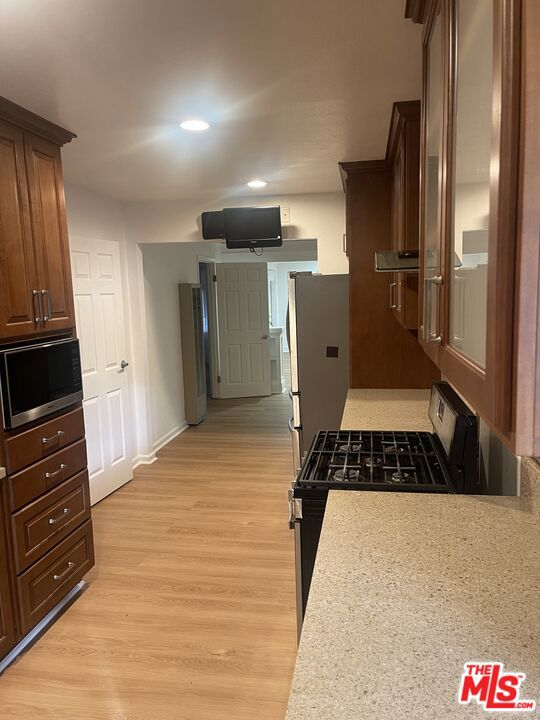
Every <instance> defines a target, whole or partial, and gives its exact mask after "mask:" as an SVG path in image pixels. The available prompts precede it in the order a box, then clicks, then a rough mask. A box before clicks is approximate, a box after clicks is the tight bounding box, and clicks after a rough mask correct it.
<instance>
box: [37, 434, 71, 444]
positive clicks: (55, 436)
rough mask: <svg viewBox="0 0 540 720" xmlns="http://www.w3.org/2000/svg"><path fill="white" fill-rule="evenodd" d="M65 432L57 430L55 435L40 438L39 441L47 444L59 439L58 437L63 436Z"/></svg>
mask: <svg viewBox="0 0 540 720" xmlns="http://www.w3.org/2000/svg"><path fill="white" fill-rule="evenodd" d="M65 434H66V433H65V432H64V431H63V430H59V431H58V432H57V433H56V435H52V436H51V437H48V438H42V440H41V442H42V443H43V444H44V445H48V444H49V443H51V442H54V441H55V440H60V438H63V437H64V435H65Z"/></svg>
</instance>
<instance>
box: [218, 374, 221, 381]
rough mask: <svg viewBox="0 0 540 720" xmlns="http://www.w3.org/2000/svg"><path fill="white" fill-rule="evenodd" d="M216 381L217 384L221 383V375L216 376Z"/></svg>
mask: <svg viewBox="0 0 540 720" xmlns="http://www.w3.org/2000/svg"><path fill="white" fill-rule="evenodd" d="M217 381H218V383H220V382H221V375H218V376H217Z"/></svg>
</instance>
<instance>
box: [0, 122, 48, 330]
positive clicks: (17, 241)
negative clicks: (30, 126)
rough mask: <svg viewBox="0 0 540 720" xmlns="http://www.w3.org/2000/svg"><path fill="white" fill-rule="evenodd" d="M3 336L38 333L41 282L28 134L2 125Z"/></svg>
mask: <svg viewBox="0 0 540 720" xmlns="http://www.w3.org/2000/svg"><path fill="white" fill-rule="evenodd" d="M0 275H1V277H2V282H0V336H1V337H9V336H18V335H20V336H24V335H27V334H29V333H35V332H36V330H37V329H38V321H37V320H36V318H37V317H38V315H39V310H38V303H39V301H40V298H38V296H37V294H38V287H39V284H38V281H37V276H36V267H35V258H34V246H33V242H32V231H31V227H30V214H29V206H28V192H27V185H26V167H25V158H24V133H23V131H22V130H20V129H19V128H16V127H15V126H13V125H10V124H9V123H4V122H1V121H0Z"/></svg>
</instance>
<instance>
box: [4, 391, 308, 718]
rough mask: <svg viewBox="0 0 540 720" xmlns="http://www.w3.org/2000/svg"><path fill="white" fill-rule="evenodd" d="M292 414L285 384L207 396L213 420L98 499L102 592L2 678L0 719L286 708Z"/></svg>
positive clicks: (291, 624) (210, 714) (97, 587)
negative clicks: (280, 390) (259, 394)
mask: <svg viewBox="0 0 540 720" xmlns="http://www.w3.org/2000/svg"><path fill="white" fill-rule="evenodd" d="M289 414H290V403H289V400H288V397H287V394H286V393H284V394H281V395H273V396H271V397H269V398H248V399H245V400H217V401H216V400H214V401H211V402H210V407H209V415H208V418H207V419H206V421H205V422H203V423H202V424H201V425H200V426H198V427H195V428H188V429H187V430H186V431H185V432H184V433H182V434H181V435H180V436H179V437H178V438H176V439H175V440H174V441H173V442H171V443H170V444H169V445H167V446H166V447H165V448H163V450H161V451H160V453H159V459H158V461H157V462H156V463H154V464H153V465H150V466H142V467H139V468H138V469H137V470H136V471H135V478H134V480H133V482H131V483H129V484H128V485H126V486H125V487H124V488H122V489H121V490H119V491H118V492H116V493H115V494H114V495H112V496H110V497H109V498H107V499H105V500H104V501H102V502H101V503H100V504H99V505H97V506H96V507H95V508H94V528H95V538H96V562H97V565H96V568H95V569H94V570H93V571H92V572H91V573H90V575H89V577H88V580H89V582H90V586H89V588H88V590H87V591H86V592H85V593H84V594H83V596H82V597H81V598H80V599H79V600H78V601H77V602H76V603H75V604H74V605H73V606H72V607H71V608H70V609H69V611H68V612H67V613H66V614H65V615H64V616H63V617H62V618H60V620H59V621H58V622H57V623H56V625H55V626H54V627H53V628H51V629H50V630H49V631H48V633H47V634H46V635H45V636H44V637H43V638H42V639H41V641H40V642H39V643H38V644H37V645H36V646H34V647H33V648H32V649H30V651H29V652H27V654H26V655H25V656H23V657H22V658H21V659H20V660H19V661H18V662H17V663H16V664H15V665H14V666H13V667H12V668H10V669H9V670H8V671H7V672H6V673H5V674H4V676H3V677H2V678H1V679H0V704H1V707H2V717H4V718H9V719H10V720H11V719H12V718H13V719H17V720H23V718H24V720H27V719H29V718H31V717H36V716H37V715H38V714H39V716H40V717H41V718H43V719H46V718H51V720H52V718H54V719H55V720H188V719H189V720H254V719H255V718H256V720H281V719H282V718H283V717H284V714H285V707H286V702H287V696H288V692H289V686H290V682H291V678H292V672H293V667H294V660H295V653H296V625H295V609H294V606H295V596H294V557H293V552H294V551H293V536H292V533H291V532H290V531H289V530H288V528H287V487H288V485H289V483H290V480H291V448H290V439H289V433H288V429H287V419H288V417H289ZM38 708H39V711H38Z"/></svg>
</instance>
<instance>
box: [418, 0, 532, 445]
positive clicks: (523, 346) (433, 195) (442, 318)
mask: <svg viewBox="0 0 540 720" xmlns="http://www.w3.org/2000/svg"><path fill="white" fill-rule="evenodd" d="M407 15H408V16H409V17H411V18H412V19H413V20H415V21H416V22H423V23H424V34H423V68H424V70H423V98H422V99H423V102H422V129H421V164H420V178H421V182H420V190H421V192H420V197H421V199H420V246H421V272H420V287H419V290H420V314H419V321H420V322H419V325H420V329H419V340H420V342H421V344H422V346H423V348H424V349H425V351H426V352H427V354H428V355H429V357H430V358H431V359H432V360H433V361H434V362H435V363H436V364H437V365H438V366H439V368H440V369H441V372H442V374H443V375H444V376H445V377H446V378H448V380H449V381H450V382H451V383H452V384H453V385H454V386H455V387H456V389H457V390H458V391H459V392H460V393H461V394H462V395H463V396H464V397H465V398H466V399H467V401H468V402H469V403H470V404H471V405H472V406H473V407H474V409H475V410H476V411H477V412H478V413H479V414H480V415H481V416H482V417H483V418H484V419H485V420H486V421H487V422H488V423H489V424H490V425H491V427H492V428H493V429H494V430H495V431H496V432H497V433H498V434H499V435H500V436H501V437H502V438H503V439H505V440H506V442H507V443H508V444H509V446H510V447H511V449H512V450H513V451H514V452H515V453H516V454H521V455H539V454H540V414H539V413H538V407H539V406H540V405H539V403H540V375H539V370H538V361H537V358H538V348H539V347H540V342H539V340H540V323H539V319H538V318H539V282H540V259H539V251H538V248H539V244H540V239H539V227H540V223H539V220H540V217H539V216H540V211H539V206H540V204H539V203H538V196H539V192H540V160H539V157H540V147H539V140H538V138H539V136H540V94H539V90H538V88H539V87H540V70H539V66H540V55H539V52H538V49H537V47H538V43H537V42H536V41H535V40H533V38H535V37H536V38H537V37H538V33H539V32H540V7H539V4H538V3H537V2H534V0H497V1H496V2H495V1H494V0H475V2H473V3H471V2H470V1H469V0H439V1H437V0H426V2H420V1H419V0H417V1H415V0H410V2H408V3H407Z"/></svg>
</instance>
